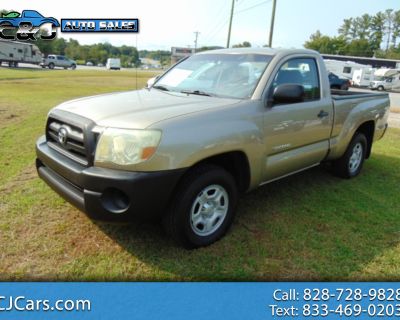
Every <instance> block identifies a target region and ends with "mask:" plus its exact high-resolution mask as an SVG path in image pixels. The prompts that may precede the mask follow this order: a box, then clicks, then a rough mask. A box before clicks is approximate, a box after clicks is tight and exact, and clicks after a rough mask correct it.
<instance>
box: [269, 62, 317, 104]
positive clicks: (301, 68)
mask: <svg viewBox="0 0 400 320" xmlns="http://www.w3.org/2000/svg"><path fill="white" fill-rule="evenodd" d="M281 84H299V85H302V86H303V88H304V101H312V100H319V99H320V97H321V90H320V83H319V77H318V68H317V63H316V62H315V60H314V59H312V58H295V59H291V60H288V61H286V62H285V63H284V64H283V65H282V66H281V67H280V69H279V70H278V72H277V73H276V75H275V78H274V82H273V84H272V86H273V89H275V88H276V87H277V86H279V85H281Z"/></svg>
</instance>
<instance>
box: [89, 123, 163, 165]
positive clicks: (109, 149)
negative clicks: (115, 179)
mask: <svg viewBox="0 0 400 320" xmlns="http://www.w3.org/2000/svg"><path fill="white" fill-rule="evenodd" d="M160 139H161V132H160V131H157V130H128V129H114V128H107V129H105V130H104V131H103V133H102V134H101V136H100V139H99V142H98V143H97V148H96V155H95V163H96V164H101V163H115V164H118V165H132V164H136V163H139V162H143V161H146V160H148V159H149V158H150V157H151V156H152V155H153V154H154V153H155V151H156V149H157V146H158V144H159V143H160Z"/></svg>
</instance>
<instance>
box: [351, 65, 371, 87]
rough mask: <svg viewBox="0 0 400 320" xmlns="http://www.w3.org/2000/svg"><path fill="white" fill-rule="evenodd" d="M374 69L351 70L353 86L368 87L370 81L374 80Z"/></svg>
mask: <svg viewBox="0 0 400 320" xmlns="http://www.w3.org/2000/svg"><path fill="white" fill-rule="evenodd" d="M375 71H376V69H375V68H370V67H366V68H360V69H357V70H354V72H353V79H352V81H353V86H356V87H368V86H369V85H370V83H371V81H373V80H374V78H375V76H374V73H375Z"/></svg>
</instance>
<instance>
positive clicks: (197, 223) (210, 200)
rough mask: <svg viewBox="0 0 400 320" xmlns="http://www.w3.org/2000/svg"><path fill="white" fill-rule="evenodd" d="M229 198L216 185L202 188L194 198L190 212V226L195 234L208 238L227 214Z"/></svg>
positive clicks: (221, 188) (224, 191)
mask: <svg viewBox="0 0 400 320" xmlns="http://www.w3.org/2000/svg"><path fill="white" fill-rule="evenodd" d="M228 207H229V197H228V193H227V192H226V190H225V189H224V188H223V187H222V186H220V185H217V184H213V185H211V186H208V187H206V188H204V189H203V190H202V191H201V192H200V193H199V194H198V195H197V197H196V199H195V200H194V202H193V205H192V209H191V211H190V226H191V227H192V230H193V232H194V233H195V234H197V235H199V236H203V237H204V236H208V235H210V234H212V233H213V232H215V231H216V230H217V229H218V228H219V227H220V226H221V225H222V223H223V222H224V220H225V217H226V214H227V213H228Z"/></svg>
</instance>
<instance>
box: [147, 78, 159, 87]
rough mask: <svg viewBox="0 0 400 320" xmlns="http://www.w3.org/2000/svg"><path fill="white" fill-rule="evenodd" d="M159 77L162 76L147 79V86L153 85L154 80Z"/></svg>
mask: <svg viewBox="0 0 400 320" xmlns="http://www.w3.org/2000/svg"><path fill="white" fill-rule="evenodd" d="M159 77H160V76H157V77H154V78H150V79H149V80H147V85H146V88H151V87H152V86H153V84H154V82H156V81H157V80H158V78H159Z"/></svg>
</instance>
